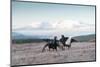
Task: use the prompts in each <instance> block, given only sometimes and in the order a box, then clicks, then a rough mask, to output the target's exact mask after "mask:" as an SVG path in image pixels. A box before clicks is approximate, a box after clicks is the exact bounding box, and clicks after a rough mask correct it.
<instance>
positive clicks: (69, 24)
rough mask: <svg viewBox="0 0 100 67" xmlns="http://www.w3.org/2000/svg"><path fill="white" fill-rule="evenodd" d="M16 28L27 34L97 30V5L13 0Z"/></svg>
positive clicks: (75, 32)
mask: <svg viewBox="0 0 100 67" xmlns="http://www.w3.org/2000/svg"><path fill="white" fill-rule="evenodd" d="M12 30H13V31H17V32H20V33H23V34H30V35H32V34H34V35H35V34H37V35H61V34H64V35H69V36H72V35H73V36H74V35H81V34H89V33H91V34H92V33H95V6H80V5H68V4H66V5H64V4H50V3H49V4H48V3H31V2H17V1H13V2H12Z"/></svg>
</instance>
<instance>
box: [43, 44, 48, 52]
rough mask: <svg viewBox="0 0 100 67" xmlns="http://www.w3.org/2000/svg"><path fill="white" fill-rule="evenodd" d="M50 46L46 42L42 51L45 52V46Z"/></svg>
mask: <svg viewBox="0 0 100 67" xmlns="http://www.w3.org/2000/svg"><path fill="white" fill-rule="evenodd" d="M47 46H48V44H46V45H45V46H44V47H43V49H42V52H44V50H45V48H46V47H47Z"/></svg>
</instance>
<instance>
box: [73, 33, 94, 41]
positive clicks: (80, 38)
mask: <svg viewBox="0 0 100 67" xmlns="http://www.w3.org/2000/svg"><path fill="white" fill-rule="evenodd" d="M73 39H75V40H77V41H79V42H94V41H95V34H90V35H82V36H76V37H73Z"/></svg>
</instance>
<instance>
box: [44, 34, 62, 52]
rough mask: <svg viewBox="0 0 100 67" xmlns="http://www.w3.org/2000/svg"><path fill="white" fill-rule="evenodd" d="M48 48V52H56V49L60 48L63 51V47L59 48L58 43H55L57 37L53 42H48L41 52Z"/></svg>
mask: <svg viewBox="0 0 100 67" xmlns="http://www.w3.org/2000/svg"><path fill="white" fill-rule="evenodd" d="M46 47H48V48H49V51H50V49H53V50H56V51H57V47H59V48H62V50H63V46H60V44H59V41H57V37H56V36H55V37H54V40H51V41H49V42H48V43H47V44H46V45H45V46H44V47H43V49H42V52H44V51H45V48H46Z"/></svg>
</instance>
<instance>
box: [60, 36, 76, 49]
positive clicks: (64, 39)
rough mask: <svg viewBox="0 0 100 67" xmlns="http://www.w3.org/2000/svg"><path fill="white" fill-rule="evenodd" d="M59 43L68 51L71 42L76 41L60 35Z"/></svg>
mask: <svg viewBox="0 0 100 67" xmlns="http://www.w3.org/2000/svg"><path fill="white" fill-rule="evenodd" d="M60 42H61V44H62V45H63V47H68V49H69V48H71V44H72V42H76V40H75V39H73V38H71V37H64V35H62V38H61V39H60Z"/></svg>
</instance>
